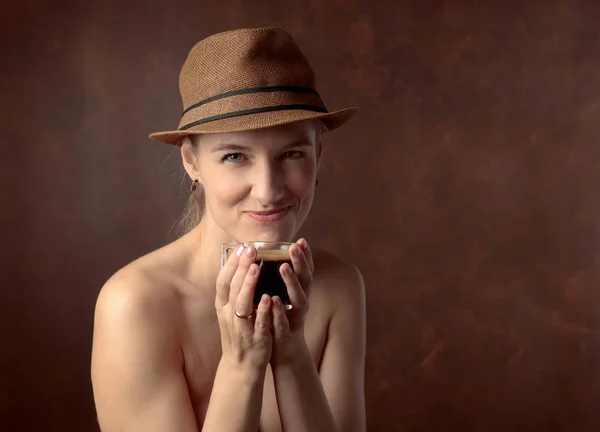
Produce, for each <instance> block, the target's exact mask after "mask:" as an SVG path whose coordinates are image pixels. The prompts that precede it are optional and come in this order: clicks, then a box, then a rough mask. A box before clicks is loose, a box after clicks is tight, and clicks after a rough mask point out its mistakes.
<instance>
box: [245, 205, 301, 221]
mask: <svg viewBox="0 0 600 432" xmlns="http://www.w3.org/2000/svg"><path fill="white" fill-rule="evenodd" d="M290 209H291V206H288V207H284V208H279V209H275V210H269V211H247V212H245V213H246V215H247V216H248V217H249V218H250V219H252V220H254V221H256V222H263V223H270V222H278V221H280V220H281V219H283V218H284V217H286V215H287V214H288V213H289V211H290Z"/></svg>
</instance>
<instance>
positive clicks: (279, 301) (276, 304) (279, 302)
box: [273, 297, 281, 306]
mask: <svg viewBox="0 0 600 432" xmlns="http://www.w3.org/2000/svg"><path fill="white" fill-rule="evenodd" d="M273 303H275V306H281V299H280V298H279V297H273Z"/></svg>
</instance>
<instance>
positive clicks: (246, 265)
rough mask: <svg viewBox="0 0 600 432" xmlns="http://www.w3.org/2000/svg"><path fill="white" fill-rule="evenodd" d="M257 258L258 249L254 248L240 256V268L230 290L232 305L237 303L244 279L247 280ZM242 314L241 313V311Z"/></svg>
mask: <svg viewBox="0 0 600 432" xmlns="http://www.w3.org/2000/svg"><path fill="white" fill-rule="evenodd" d="M255 257H256V249H254V248H253V247H252V246H248V247H247V248H246V249H245V250H244V253H243V254H242V255H241V256H240V259H239V262H238V268H237V270H236V271H235V274H234V275H233V278H232V280H231V288H230V289H229V301H230V302H231V303H232V304H235V303H236V299H237V297H238V294H239V293H240V290H241V289H242V285H243V283H244V279H245V278H246V274H247V273H248V269H250V265H252V263H254V258H255ZM240 312H241V311H240Z"/></svg>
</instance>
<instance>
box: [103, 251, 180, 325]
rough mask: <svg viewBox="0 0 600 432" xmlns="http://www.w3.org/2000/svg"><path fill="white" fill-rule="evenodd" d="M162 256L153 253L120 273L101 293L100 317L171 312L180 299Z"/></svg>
mask: <svg viewBox="0 0 600 432" xmlns="http://www.w3.org/2000/svg"><path fill="white" fill-rule="evenodd" d="M161 255H162V253H161V250H158V251H155V252H152V253H150V254H148V255H146V256H143V257H141V258H139V259H137V260H135V261H133V262H132V263H130V264H128V265H126V266H125V267H123V268H122V269H120V270H118V271H117V272H116V273H115V274H114V275H113V276H112V277H111V278H110V279H109V280H108V281H107V282H106V283H105V284H104V286H103V287H102V289H101V290H100V293H99V295H98V299H97V302H96V313H98V312H100V313H102V312H106V313H110V314H111V315H121V314H122V313H123V312H129V313H135V312H137V313H143V312H145V313H153V312H157V310H158V309H160V310H161V311H162V313H165V312H168V311H169V309H170V306H173V302H174V301H175V300H176V296H175V290H174V289H172V280H169V277H168V275H167V273H166V272H165V271H163V270H164V269H163V268H162V267H163V265H161V259H160V258H161ZM165 266H166V263H165Z"/></svg>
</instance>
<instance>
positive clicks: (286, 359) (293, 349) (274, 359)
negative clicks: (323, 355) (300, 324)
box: [270, 332, 311, 369]
mask: <svg viewBox="0 0 600 432" xmlns="http://www.w3.org/2000/svg"><path fill="white" fill-rule="evenodd" d="M306 359H311V356H310V351H309V349H308V345H307V344H306V339H305V338H304V334H303V333H301V332H298V333H297V334H294V335H292V336H291V337H290V338H289V339H287V340H286V341H280V342H279V343H278V342H276V343H275V345H274V347H273V354H272V356H271V361H270V363H271V368H273V369H275V368H281V367H289V366H293V365H294V364H297V363H298V362H302V361H305V360H306Z"/></svg>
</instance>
